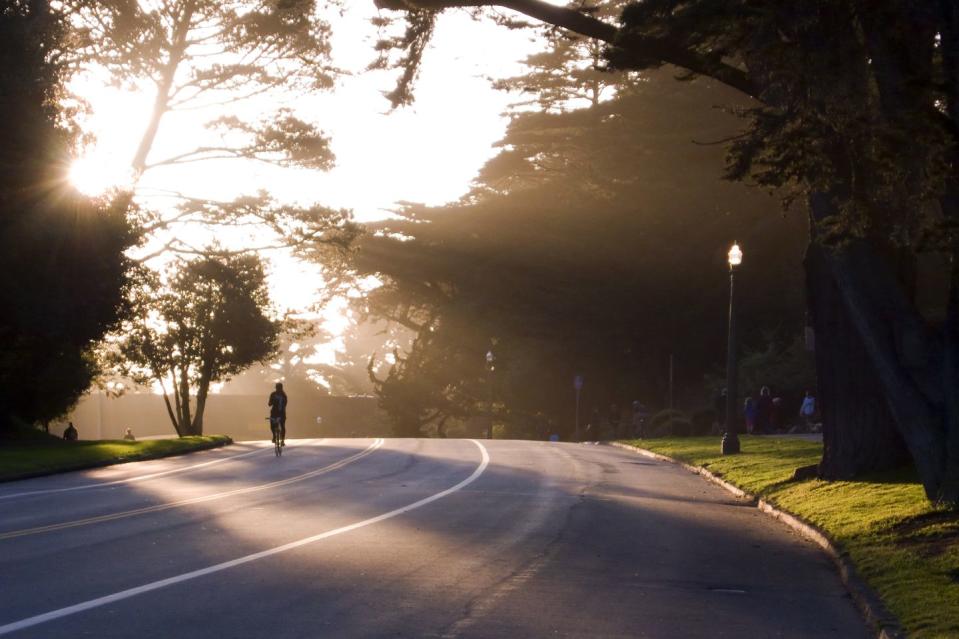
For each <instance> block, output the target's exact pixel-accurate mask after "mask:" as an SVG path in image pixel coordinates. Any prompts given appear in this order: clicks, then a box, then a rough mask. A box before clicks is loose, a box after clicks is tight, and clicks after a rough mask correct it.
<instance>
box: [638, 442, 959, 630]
mask: <svg viewBox="0 0 959 639" xmlns="http://www.w3.org/2000/svg"><path fill="white" fill-rule="evenodd" d="M741 439H742V454H740V455H732V456H728V457H723V456H722V455H720V454H719V439H718V438H717V437H689V438H668V439H652V440H649V439H646V440H631V441H629V442H627V443H629V444H632V445H634V446H638V447H639V448H645V449H647V450H651V451H653V452H656V453H659V454H661V455H667V456H669V457H672V458H674V459H678V460H681V461H684V462H686V463H687V464H691V465H695V466H703V467H705V468H707V469H708V470H709V471H711V472H712V473H714V474H716V475H719V476H722V477H723V479H725V480H726V481H728V482H730V483H732V484H735V485H737V486H739V487H740V488H742V489H743V490H745V491H747V492H749V493H752V494H754V495H758V496H761V497H763V498H764V499H766V500H767V501H769V502H771V503H774V504H776V505H777V506H778V507H780V508H781V509H783V510H786V511H788V512H790V513H792V514H793V515H798V516H799V517H801V518H802V519H804V520H806V521H807V522H809V523H811V524H813V525H815V526H816V527H818V528H819V529H820V530H822V531H824V532H826V533H827V534H828V535H829V536H830V537H831V538H832V539H833V540H834V541H835V542H837V543H838V544H839V545H840V546H841V547H842V548H843V549H845V550H846V551H847V552H848V553H849V557H850V559H852V561H853V562H854V563H855V565H856V567H857V569H858V570H859V572H860V575H861V576H862V577H863V578H864V579H865V580H866V581H867V583H869V585H870V586H871V587H872V588H873V589H874V590H875V591H876V592H877V593H878V594H879V596H880V597H881V598H882V600H883V601H884V602H885V604H886V606H887V607H888V608H889V610H890V611H891V612H892V613H893V614H895V615H896V616H897V617H899V620H900V621H901V623H902V625H903V628H904V629H905V630H906V632H907V633H908V635H909V636H910V637H922V638H932V637H937V638H938V637H943V638H944V637H959V513H956V512H955V511H945V510H941V509H937V508H935V507H933V506H932V505H931V504H930V503H929V502H928V501H927V500H926V497H925V494H924V493H923V491H922V486H921V485H920V484H919V482H918V479H917V478H916V477H915V474H914V473H912V472H911V471H906V470H903V471H895V472H889V473H883V474H877V475H875V476H870V477H863V478H861V479H860V480H859V481H838V482H825V481H821V480H816V479H811V480H805V481H792V474H793V471H794V470H795V469H796V468H798V467H800V466H806V465H810V464H815V463H817V462H818V461H819V458H820V457H821V455H822V444H820V443H816V442H809V441H804V440H799V439H788V438H778V437H756V436H745V437H742V438H741Z"/></svg>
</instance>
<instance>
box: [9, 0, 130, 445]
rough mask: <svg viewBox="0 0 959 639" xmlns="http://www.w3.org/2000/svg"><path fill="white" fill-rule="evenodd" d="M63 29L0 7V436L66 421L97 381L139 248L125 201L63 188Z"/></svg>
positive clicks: (38, 8) (66, 148)
mask: <svg viewBox="0 0 959 639" xmlns="http://www.w3.org/2000/svg"><path fill="white" fill-rule="evenodd" d="M64 32H65V25H64V24H63V23H62V21H61V20H60V19H59V18H58V17H57V16H56V15H55V14H53V13H52V12H51V11H50V9H49V7H48V6H47V3H46V2H43V1H40V0H34V1H32V2H25V1H24V2H7V3H4V4H3V5H2V7H0V295H2V302H3V309H4V310H3V314H2V316H0V343H2V344H3V349H2V351H3V352H2V355H0V430H2V431H6V430H8V429H10V428H11V427H12V426H13V424H14V423H15V422H16V421H20V422H26V423H34V422H46V421H49V420H51V419H53V418H55V417H57V416H59V415H61V414H63V413H64V412H66V411H67V410H68V409H69V408H70V407H71V406H72V405H73V404H74V403H75V401H76V400H77V398H78V397H79V396H80V394H81V393H83V391H85V390H86V389H87V388H88V387H89V385H90V382H91V380H92V378H93V375H94V373H95V372H96V366H95V363H94V359H93V357H92V355H91V349H92V347H93V344H94V343H95V341H96V340H98V339H99V338H100V337H101V336H102V335H103V334H104V332H105V331H107V330H108V329H109V328H110V327H111V326H112V325H114V323H115V322H116V321H117V320H118V318H119V316H120V314H121V312H122V310H123V292H122V291H123V287H124V285H125V282H126V276H125V272H126V270H127V266H128V264H127V260H126V259H125V258H124V257H123V252H124V250H126V249H127V248H128V247H130V246H131V245H132V244H133V243H134V242H135V241H136V235H135V233H134V232H133V230H132V229H131V227H130V226H129V225H128V224H127V222H126V202H125V201H123V200H119V201H116V202H113V203H107V202H98V201H94V200H91V199H89V198H85V197H83V196H81V195H80V194H78V193H77V192H75V191H74V190H73V189H72V188H70V187H69V185H68V184H67V181H66V169H67V167H68V166H69V160H70V155H71V151H72V144H73V137H74V136H73V132H71V131H70V130H69V129H68V128H67V127H65V126H64V125H63V122H64V116H65V114H64V113H63V111H62V109H61V107H60V106H59V102H60V98H61V96H62V91H63V89H62V79H63V76H64V65H63V55H64V48H63V46H64V45H63V35H64Z"/></svg>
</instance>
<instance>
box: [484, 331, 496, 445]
mask: <svg viewBox="0 0 959 639" xmlns="http://www.w3.org/2000/svg"><path fill="white" fill-rule="evenodd" d="M495 361H496V358H495V357H494V356H493V351H492V349H490V350H488V351H486V368H487V369H489V427H488V428H487V430H486V439H493V370H494V369H495V368H496V367H495V366H494V365H493V362H495Z"/></svg>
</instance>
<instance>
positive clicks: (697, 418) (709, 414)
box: [690, 406, 719, 436]
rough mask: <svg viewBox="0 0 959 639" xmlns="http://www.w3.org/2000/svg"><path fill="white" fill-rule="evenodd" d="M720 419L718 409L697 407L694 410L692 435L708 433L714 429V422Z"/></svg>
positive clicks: (691, 419)
mask: <svg viewBox="0 0 959 639" xmlns="http://www.w3.org/2000/svg"><path fill="white" fill-rule="evenodd" d="M718 419H719V417H718V416H717V415H716V409H715V408H711V407H708V406H707V407H704V408H697V409H696V410H694V411H693V413H692V417H691V418H690V421H691V422H692V430H691V431H690V434H691V435H694V436H696V435H708V434H710V433H711V432H712V430H713V424H714V423H715V422H716V421H717V420H718Z"/></svg>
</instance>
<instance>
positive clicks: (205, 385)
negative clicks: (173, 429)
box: [190, 379, 210, 435]
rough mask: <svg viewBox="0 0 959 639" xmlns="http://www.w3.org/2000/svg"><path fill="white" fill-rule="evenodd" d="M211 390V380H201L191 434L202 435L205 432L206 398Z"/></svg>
mask: <svg viewBox="0 0 959 639" xmlns="http://www.w3.org/2000/svg"><path fill="white" fill-rule="evenodd" d="M209 392H210V382H209V380H206V379H204V380H201V381H200V385H199V387H198V388H197V390H196V412H195V413H194V414H193V424H192V428H191V429H190V430H191V434H193V435H202V434H203V412H204V410H206V398H207V395H208V394H209Z"/></svg>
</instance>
